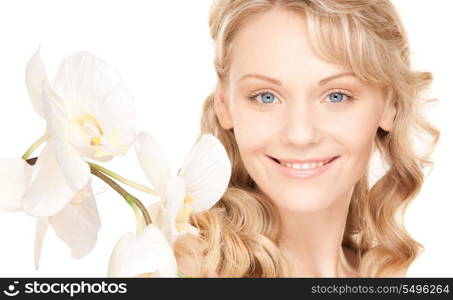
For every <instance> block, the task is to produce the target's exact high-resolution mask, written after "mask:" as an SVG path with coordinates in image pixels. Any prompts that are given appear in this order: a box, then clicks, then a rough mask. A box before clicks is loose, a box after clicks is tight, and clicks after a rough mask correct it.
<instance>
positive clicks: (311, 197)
mask: <svg viewBox="0 0 453 300" xmlns="http://www.w3.org/2000/svg"><path fill="white" fill-rule="evenodd" d="M270 198H271V199H272V202H273V203H274V204H275V205H276V206H277V207H278V208H279V210H281V211H285V212H291V213H314V212H317V211H323V210H325V209H328V208H329V207H332V206H333V205H334V203H335V200H334V198H333V197H332V194H326V193H325V190H324V191H321V193H319V192H314V193H307V192H306V191H304V192H300V191H288V190H286V192H280V193H278V195H276V196H275V197H270Z"/></svg>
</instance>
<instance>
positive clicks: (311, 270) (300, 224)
mask: <svg viewBox="0 0 453 300" xmlns="http://www.w3.org/2000/svg"><path fill="white" fill-rule="evenodd" d="M351 193H352V192H351ZM350 195H351V194H349V195H348V196H347V197H343V198H342V199H337V200H338V201H335V203H336V204H335V206H332V207H328V208H326V209H324V210H320V211H315V212H288V211H280V216H281V225H282V227H281V237H280V241H279V246H280V248H281V249H282V251H283V252H284V253H285V254H286V255H287V256H289V258H290V259H291V260H292V262H293V263H294V273H295V274H294V275H295V276H297V277H353V276H357V275H356V273H355V271H354V269H353V267H352V266H351V264H350V262H349V261H348V256H350V254H349V252H348V253H345V250H344V249H343V247H342V241H343V234H344V229H345V225H346V218H347V215H348V207H349V202H350Z"/></svg>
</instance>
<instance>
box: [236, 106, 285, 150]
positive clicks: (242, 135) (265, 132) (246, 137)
mask: <svg viewBox="0 0 453 300" xmlns="http://www.w3.org/2000/svg"><path fill="white" fill-rule="evenodd" d="M232 120H233V130H234V134H235V137H236V142H237V144H238V147H239V150H240V151H241V153H243V154H244V155H246V154H247V153H251V152H256V151H259V150H262V149H264V148H266V146H268V145H269V144H270V143H272V141H273V140H274V139H275V137H276V136H277V135H278V131H277V128H276V126H275V124H276V120H275V118H274V120H272V118H270V116H268V115H267V114H265V113H264V114H263V113H256V112H253V111H252V110H250V109H249V108H244V107H236V108H235V109H233V110H232Z"/></svg>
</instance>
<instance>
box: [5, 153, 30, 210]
mask: <svg viewBox="0 0 453 300" xmlns="http://www.w3.org/2000/svg"><path fill="white" fill-rule="evenodd" d="M32 170H33V167H32V166H30V165H29V164H28V163H27V162H26V161H25V160H23V159H19V158H18V159H0V212H14V211H20V210H22V197H23V196H24V194H25V191H26V189H27V188H28V185H29V182H30V179H31V174H32Z"/></svg>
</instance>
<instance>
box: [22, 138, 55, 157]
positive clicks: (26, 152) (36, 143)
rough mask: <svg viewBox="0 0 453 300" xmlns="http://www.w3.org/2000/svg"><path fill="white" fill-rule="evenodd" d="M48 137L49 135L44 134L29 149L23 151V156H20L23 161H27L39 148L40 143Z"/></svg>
mask: <svg viewBox="0 0 453 300" xmlns="http://www.w3.org/2000/svg"><path fill="white" fill-rule="evenodd" d="M48 137H49V134H48V133H46V134H44V135H43V136H42V137H40V138H39V139H38V140H37V141H36V142H34V143H33V145H31V146H30V148H28V149H27V151H25V153H24V155H22V158H23V159H25V160H26V159H28V158H29V157H30V155H31V154H32V153H33V152H34V151H35V150H36V149H37V148H38V147H39V146H41V144H42V143H44V142H45V141H46V140H47V138H48Z"/></svg>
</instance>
